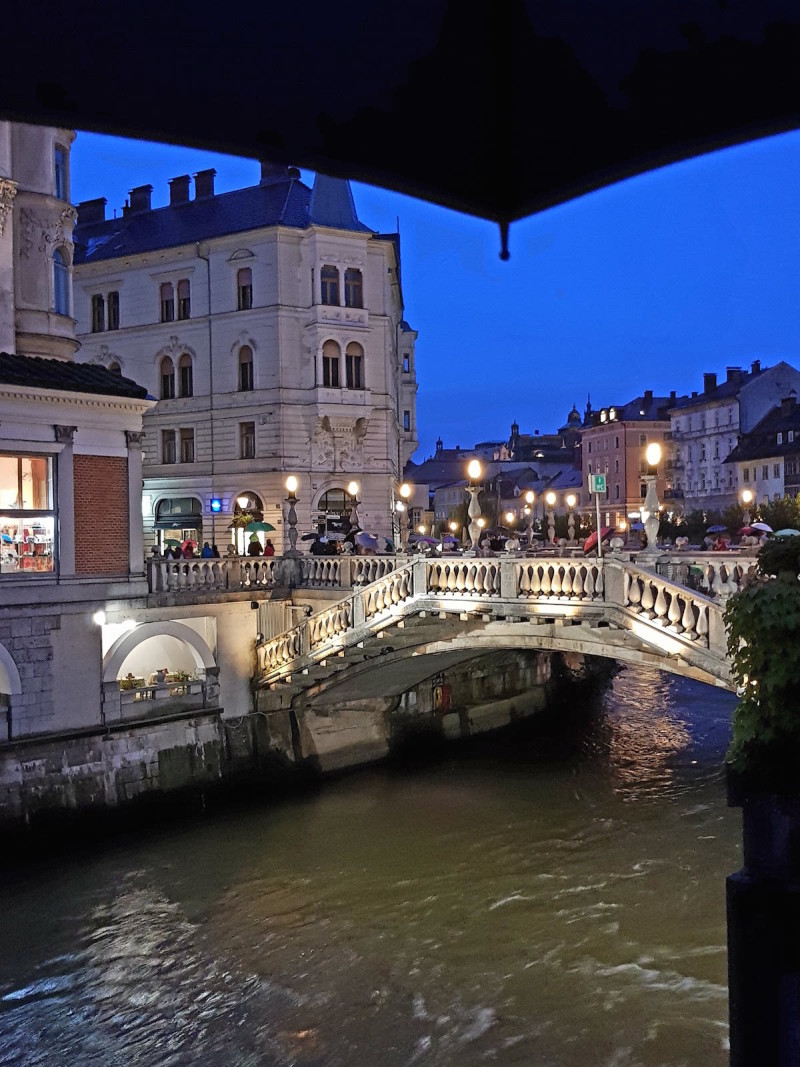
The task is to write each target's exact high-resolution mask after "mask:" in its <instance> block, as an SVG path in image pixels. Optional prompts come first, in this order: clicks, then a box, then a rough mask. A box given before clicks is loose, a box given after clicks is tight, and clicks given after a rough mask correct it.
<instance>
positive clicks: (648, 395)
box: [644, 389, 653, 400]
mask: <svg viewBox="0 0 800 1067" xmlns="http://www.w3.org/2000/svg"><path fill="white" fill-rule="evenodd" d="M644 398H645V400H652V399H653V390H652V389H645V391H644Z"/></svg>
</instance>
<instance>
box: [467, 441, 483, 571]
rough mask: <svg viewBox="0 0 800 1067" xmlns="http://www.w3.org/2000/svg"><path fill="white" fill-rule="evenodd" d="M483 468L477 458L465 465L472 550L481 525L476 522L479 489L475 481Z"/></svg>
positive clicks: (479, 511) (478, 511)
mask: <svg viewBox="0 0 800 1067" xmlns="http://www.w3.org/2000/svg"><path fill="white" fill-rule="evenodd" d="M482 473H483V470H482V468H481V465H480V463H479V462H478V461H477V459H472V460H470V462H469V465H468V467H467V474H468V475H469V485H468V486H467V492H468V493H469V507H468V508H467V514H468V515H469V539H470V542H471V544H470V547H471V549H472V551H473V552H475V551H477V549H478V541H479V540H480V536H481V526H480V524H479V523H478V521H477V520H478V516H479V515H480V513H481V506H480V504H479V503H478V493H479V492H480V491H481V489H480V486H479V485H478V484H477V482H478V481H479V480H480V477H481V474H482Z"/></svg>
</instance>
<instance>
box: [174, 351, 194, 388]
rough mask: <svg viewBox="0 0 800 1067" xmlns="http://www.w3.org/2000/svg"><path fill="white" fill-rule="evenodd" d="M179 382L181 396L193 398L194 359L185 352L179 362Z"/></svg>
mask: <svg viewBox="0 0 800 1067" xmlns="http://www.w3.org/2000/svg"><path fill="white" fill-rule="evenodd" d="M178 381H179V388H180V395H181V396H192V394H193V386H194V380H193V376H192V357H191V356H190V355H189V354H188V353H186V352H184V353H183V355H182V356H181V358H180V359H179V360H178Z"/></svg>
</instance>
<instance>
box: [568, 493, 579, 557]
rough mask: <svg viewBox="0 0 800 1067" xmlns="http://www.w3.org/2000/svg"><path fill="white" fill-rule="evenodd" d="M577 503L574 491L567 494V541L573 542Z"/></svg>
mask: <svg viewBox="0 0 800 1067" xmlns="http://www.w3.org/2000/svg"><path fill="white" fill-rule="evenodd" d="M577 503H578V498H577V497H576V496H575V494H574V493H569V494H567V499H566V504H567V507H568V508H569V511H568V514H567V526H568V527H569V530H568V534H569V538H568V539H569V543H570V544H571V545H573V544H575V505H576V504H577Z"/></svg>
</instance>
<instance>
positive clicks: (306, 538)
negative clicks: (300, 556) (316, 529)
mask: <svg viewBox="0 0 800 1067" xmlns="http://www.w3.org/2000/svg"><path fill="white" fill-rule="evenodd" d="M319 536H320V535H319V534H318V533H307V534H303V536H302V537H301V538H300V540H301V541H316V540H317V539H318V538H319Z"/></svg>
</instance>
